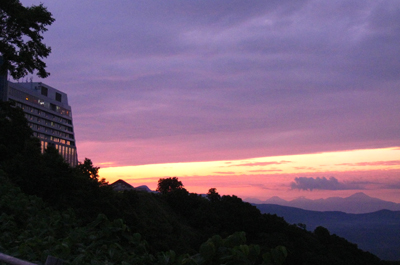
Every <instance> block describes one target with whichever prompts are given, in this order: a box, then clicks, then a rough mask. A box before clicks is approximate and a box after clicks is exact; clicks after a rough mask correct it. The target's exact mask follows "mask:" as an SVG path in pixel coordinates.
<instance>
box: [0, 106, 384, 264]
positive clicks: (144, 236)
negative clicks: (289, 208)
mask: <svg viewBox="0 0 400 265" xmlns="http://www.w3.org/2000/svg"><path fill="white" fill-rule="evenodd" d="M0 107H1V105H0ZM7 111H8V112H12V111H13V110H12V109H7ZM7 111H6V112H5V111H0V122H1V124H0V125H1V126H11V125H10V123H9V121H10V120H9V119H8V118H7V117H10V115H8V114H7ZM1 115H3V116H1ZM16 115H17V116H18V115H20V114H16ZM22 115H23V114H22ZM21 120H22V119H20V120H18V119H16V121H18V122H21ZM8 129H10V128H8ZM2 131H7V130H2ZM24 137H25V138H23V139H19V140H20V141H22V142H21V144H19V145H15V144H14V143H15V142H17V140H16V139H14V140H13V141H8V140H4V139H7V137H0V146H1V148H0V151H1V152H4V153H12V154H13V156H12V157H8V156H1V155H0V158H1V160H0V252H3V253H6V254H9V255H13V256H16V257H20V258H23V259H25V260H29V261H35V262H39V263H40V262H43V260H44V259H45V257H46V256H47V255H52V256H55V257H58V258H61V259H63V260H65V261H66V262H68V263H69V264H204V265H205V264H223V263H226V264H296V265H297V264H318V265H319V264H326V265H330V264H332V265H333V264H347V265H352V264H360V265H365V264H371V265H374V264H385V262H382V261H380V260H379V258H377V257H376V256H374V255H372V254H370V253H367V252H364V251H362V250H360V249H358V248H357V246H356V245H355V244H352V243H350V242H348V241H346V240H345V239H343V238H340V237H338V236H336V235H331V234H330V232H329V231H328V230H327V229H325V228H323V227H317V228H316V229H315V231H314V232H310V231H306V230H305V229H303V228H301V227H298V226H296V225H290V224H288V223H287V222H286V221H285V220H284V219H283V218H281V217H278V216H276V215H271V214H261V212H260V211H259V210H258V209H257V208H256V207H255V206H253V205H251V204H249V203H245V202H243V201H242V200H241V199H240V198H238V197H236V196H219V194H218V193H216V190H215V189H210V193H209V194H208V197H207V198H205V197H203V196H200V195H197V194H193V193H190V192H188V191H187V190H186V189H184V188H183V185H181V186H179V185H178V186H177V188H175V189H171V190H167V191H165V192H161V193H159V194H153V193H146V192H140V191H126V192H116V191H114V190H112V189H111V187H110V186H108V184H107V183H106V182H105V181H104V180H101V179H99V176H98V175H97V170H98V168H96V167H94V166H93V165H92V163H91V161H90V160H85V162H84V163H82V164H79V165H78V166H77V167H75V168H71V167H70V166H69V165H68V164H66V163H65V162H64V161H63V160H62V157H61V156H59V155H58V153H57V151H56V150H55V149H54V148H48V150H47V151H46V152H45V154H40V150H39V149H37V148H34V146H35V140H34V139H33V138H30V137H29V135H27V136H24ZM9 143H13V144H12V145H9ZM15 146H18V148H17V147H15ZM13 148H17V149H16V150H13ZM283 261H285V262H284V263H283Z"/></svg>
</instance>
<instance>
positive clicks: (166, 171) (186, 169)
mask: <svg viewBox="0 0 400 265" xmlns="http://www.w3.org/2000/svg"><path fill="white" fill-rule="evenodd" d="M99 173H100V176H101V177H103V178H106V179H107V181H109V182H110V183H112V182H114V181H116V180H118V179H123V180H125V181H127V182H129V183H130V184H132V185H133V186H141V185H147V186H148V187H149V188H150V189H152V190H155V189H156V186H157V181H158V179H160V178H165V177H178V178H179V179H180V180H181V181H182V182H183V184H184V185H185V187H186V188H187V189H188V190H189V191H190V192H195V193H207V191H208V189H209V188H212V187H215V188H217V190H218V192H220V193H221V194H235V195H237V196H240V197H242V198H244V197H256V198H260V199H266V198H269V197H272V196H279V195H278V194H280V196H283V197H286V198H294V197H296V196H297V197H298V196H307V197H314V196H316V195H318V196H324V197H329V196H330V195H329V194H349V193H350V194H349V195H351V192H353V193H355V192H357V191H350V190H346V191H338V190H336V191H331V190H319V191H316V190H314V191H312V192H311V191H298V190H293V189H290V184H291V182H293V180H294V179H295V178H296V177H310V176H313V177H326V178H328V177H332V176H334V177H335V178H337V179H338V181H341V182H349V181H364V182H368V183H373V182H374V181H375V180H376V179H379V181H380V182H382V183H387V185H390V183H394V182H396V181H397V179H398V176H399V173H400V148H399V147H393V148H381V149H365V150H352V151H341V152H326V153H317V154H303V155H290V156H275V157H260V158H251V159H243V160H231V161H207V162H188V163H166V164H151V165H140V166H125V167H107V168H101V169H100V172H99ZM382 185H383V184H382ZM367 188H368V191H367V192H369V193H370V194H377V191H378V190H379V189H380V188H379V187H375V186H373V185H372V184H369V186H368V187H367ZM379 194H382V196H386V197H385V198H386V199H388V198H389V196H390V200H392V201H397V202H400V196H398V192H397V190H396V191H395V190H391V191H390V192H388V190H386V192H385V191H380V192H379ZM382 196H380V197H381V198H383V197H382Z"/></svg>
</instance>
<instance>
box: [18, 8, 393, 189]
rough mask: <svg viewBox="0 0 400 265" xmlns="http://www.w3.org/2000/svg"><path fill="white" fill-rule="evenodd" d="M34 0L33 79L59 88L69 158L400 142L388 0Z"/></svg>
mask: <svg viewBox="0 0 400 265" xmlns="http://www.w3.org/2000/svg"><path fill="white" fill-rule="evenodd" d="M22 2H23V3H36V2H35V1H33V0H32V1H28V0H26V1H25V0H24V1H22ZM44 5H45V6H47V7H48V8H49V10H50V11H51V12H52V13H53V14H54V17H55V18H56V22H55V24H54V26H52V27H51V28H50V30H49V32H48V33H46V35H45V40H46V43H47V44H49V45H51V46H52V48H53V52H52V54H51V56H50V57H49V59H48V60H47V62H48V65H49V71H50V72H51V77H50V78H49V79H47V80H44V82H46V83H48V84H49V85H51V86H54V87H56V88H59V89H60V90H63V91H65V92H67V93H68V95H69V99H70V104H71V105H72V108H73V116H74V125H75V127H76V137H77V145H78V152H79V155H80V159H82V158H83V157H90V158H91V159H92V160H93V161H94V162H95V163H96V164H101V163H105V164H104V165H119V166H123V165H139V164H152V163H163V162H185V161H212V160H229V159H243V158H250V157H262V156H272V155H287V154H302V153H313V152H322V151H336V150H349V149H363V148H380V147H389V146H399V142H400V141H399V133H398V132H399V131H400V123H399V122H398V121H399V120H400V93H399V87H400V86H399V85H400V82H399V78H400V61H399V60H398V58H400V46H399V45H398V43H400V27H399V23H397V21H400V3H399V2H398V1H395V0H393V1H361V0H360V1H351V2H349V1H322V2H321V1H312V0H310V1H118V2H115V1H109V0H105V1H101V3H96V4H93V2H91V1H76V0H71V1H63V2H60V1H56V0H48V1H45V2H44ZM254 170H257V169H254ZM260 170H274V169H260ZM321 180H322V181H325V180H323V179H320V180H319V181H321ZM304 181H305V180H304V179H301V180H299V182H295V184H296V185H300V186H301V185H303V184H305V183H304ZM314 182H315V179H314ZM326 182H327V183H328V184H332V183H333V182H332V181H331V180H330V179H326ZM339 184H340V182H339ZM300 186H299V187H300ZM305 187H306V186H305Z"/></svg>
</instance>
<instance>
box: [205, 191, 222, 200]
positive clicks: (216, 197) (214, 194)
mask: <svg viewBox="0 0 400 265" xmlns="http://www.w3.org/2000/svg"><path fill="white" fill-rule="evenodd" d="M207 198H208V199H209V200H210V202H216V201H220V200H221V196H220V195H219V194H218V192H217V189H216V188H211V189H209V190H208V193H207Z"/></svg>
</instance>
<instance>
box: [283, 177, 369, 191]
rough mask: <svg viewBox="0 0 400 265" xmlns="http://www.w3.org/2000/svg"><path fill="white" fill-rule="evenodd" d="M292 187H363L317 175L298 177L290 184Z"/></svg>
mask: <svg viewBox="0 0 400 265" xmlns="http://www.w3.org/2000/svg"><path fill="white" fill-rule="evenodd" d="M290 186H291V188H292V189H298V190H310V191H312V190H360V189H363V188H362V187H361V186H360V185H358V184H356V183H350V182H347V183H345V182H339V181H338V180H337V179H336V178H335V177H330V178H329V179H327V178H326V177H322V178H320V177H317V178H312V177H310V178H307V177H298V178H295V179H294V182H292V183H291V184H290Z"/></svg>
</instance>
